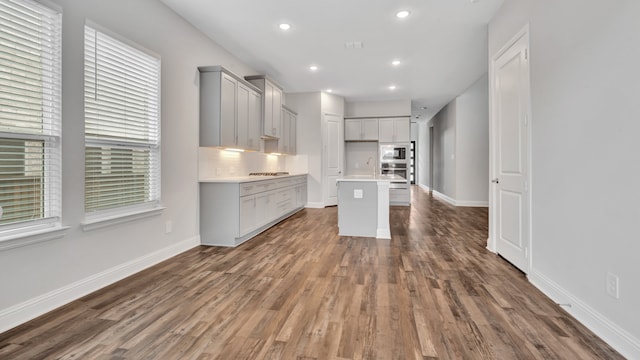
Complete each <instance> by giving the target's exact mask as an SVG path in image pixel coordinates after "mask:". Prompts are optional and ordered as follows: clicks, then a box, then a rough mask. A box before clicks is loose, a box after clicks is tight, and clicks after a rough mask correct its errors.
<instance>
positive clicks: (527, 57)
mask: <svg viewBox="0 0 640 360" xmlns="http://www.w3.org/2000/svg"><path fill="white" fill-rule="evenodd" d="M524 59H525V60H529V49H524Z"/></svg>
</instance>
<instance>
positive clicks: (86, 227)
mask: <svg viewBox="0 0 640 360" xmlns="http://www.w3.org/2000/svg"><path fill="white" fill-rule="evenodd" d="M164 209H166V208H165V207H164V206H158V207H154V208H151V209H143V210H136V211H131V212H127V213H120V214H115V215H109V216H99V217H87V218H86V219H85V221H83V222H82V223H81V224H80V225H82V231H91V230H95V229H100V228H103V227H107V226H112V225H118V224H122V223H126V222H130V221H135V220H138V219H144V218H148V217H151V216H155V215H160V213H161V212H162V211H163V210H164Z"/></svg>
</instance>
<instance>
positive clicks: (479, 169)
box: [420, 74, 489, 206]
mask: <svg viewBox="0 0 640 360" xmlns="http://www.w3.org/2000/svg"><path fill="white" fill-rule="evenodd" d="M488 93H489V91H488V77H487V75H486V74H485V75H483V76H482V77H480V79H478V80H477V81H476V82H474V83H473V84H472V85H471V86H470V87H469V88H468V89H467V90H465V91H464V93H462V94H460V95H459V96H458V97H456V98H455V99H454V100H453V101H451V102H450V103H449V104H447V105H446V106H445V107H444V108H442V110H440V111H439V112H438V113H437V114H436V115H435V116H434V117H433V118H432V119H431V120H429V122H428V123H427V124H426V125H425V129H424V135H423V136H424V139H423V141H424V143H423V142H421V143H420V145H421V147H422V148H424V149H423V150H422V151H423V152H424V156H425V159H424V161H425V163H426V165H425V169H424V178H423V179H422V180H421V182H420V184H422V185H423V186H425V187H429V188H431V189H432V190H434V191H436V192H437V193H436V195H444V196H445V198H446V199H447V200H448V201H450V202H452V203H454V204H455V205H458V206H488V200H489V95H488ZM431 126H433V129H434V141H433V143H434V144H433V152H434V154H433V157H434V159H433V171H434V174H433V182H434V183H433V184H429V127H431Z"/></svg>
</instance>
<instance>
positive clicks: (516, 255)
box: [491, 29, 531, 273]
mask: <svg viewBox="0 0 640 360" xmlns="http://www.w3.org/2000/svg"><path fill="white" fill-rule="evenodd" d="M492 70H493V71H492V81H493V84H492V85H493V96H492V99H493V104H492V105H493V116H492V117H493V119H492V121H493V122H492V125H493V149H494V151H493V156H494V158H493V164H494V166H493V178H492V182H491V186H492V187H493V189H491V190H492V194H493V197H492V200H493V201H492V205H493V206H492V209H491V214H492V217H493V219H495V221H494V222H493V224H494V225H495V228H494V229H493V231H492V236H495V250H496V252H497V253H498V254H500V255H501V256H502V257H503V258H505V259H506V260H507V261H509V262H510V263H512V264H513V265H514V266H515V267H517V268H518V269H520V270H522V271H523V272H525V273H527V272H528V271H529V264H530V262H529V256H530V251H529V249H530V231H529V227H530V203H531V200H530V191H529V179H530V176H529V175H530V171H529V169H530V166H529V131H530V95H529V94H530V82H529V35H528V29H525V30H523V32H521V33H520V34H519V36H517V37H516V38H514V40H513V41H512V42H511V43H510V44H509V45H508V46H506V47H505V49H504V50H503V51H501V52H499V53H498V55H497V56H496V57H494V59H493V62H492Z"/></svg>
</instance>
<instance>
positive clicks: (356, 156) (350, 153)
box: [344, 141, 380, 175]
mask: <svg viewBox="0 0 640 360" xmlns="http://www.w3.org/2000/svg"><path fill="white" fill-rule="evenodd" d="M344 153H345V173H346V174H347V175H373V174H378V173H379V172H380V168H379V167H378V142H377V141H347V142H345V145H344ZM367 163H369V164H368V165H367Z"/></svg>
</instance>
